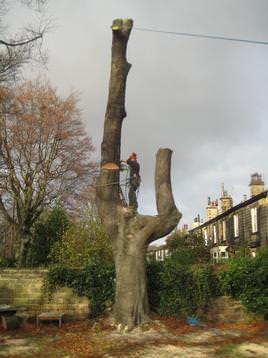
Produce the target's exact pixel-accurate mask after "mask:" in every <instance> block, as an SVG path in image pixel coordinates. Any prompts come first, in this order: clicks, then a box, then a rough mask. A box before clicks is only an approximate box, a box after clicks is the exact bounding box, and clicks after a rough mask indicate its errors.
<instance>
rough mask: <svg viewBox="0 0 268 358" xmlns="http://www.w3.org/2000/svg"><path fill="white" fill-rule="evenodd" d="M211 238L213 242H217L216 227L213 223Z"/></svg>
mask: <svg viewBox="0 0 268 358" xmlns="http://www.w3.org/2000/svg"><path fill="white" fill-rule="evenodd" d="M213 238H214V244H217V228H216V225H213Z"/></svg>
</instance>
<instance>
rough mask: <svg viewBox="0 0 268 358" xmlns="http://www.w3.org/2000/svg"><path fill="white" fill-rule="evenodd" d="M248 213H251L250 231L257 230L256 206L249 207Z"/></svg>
mask: <svg viewBox="0 0 268 358" xmlns="http://www.w3.org/2000/svg"><path fill="white" fill-rule="evenodd" d="M250 213H251V229H252V232H253V233H254V232H257V231H258V215H257V208H256V207H255V208H251V209H250Z"/></svg>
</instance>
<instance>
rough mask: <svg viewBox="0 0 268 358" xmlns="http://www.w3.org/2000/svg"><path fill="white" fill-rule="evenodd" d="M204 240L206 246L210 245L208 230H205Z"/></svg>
mask: <svg viewBox="0 0 268 358" xmlns="http://www.w3.org/2000/svg"><path fill="white" fill-rule="evenodd" d="M204 238H205V245H206V246H207V245H208V230H207V229H204Z"/></svg>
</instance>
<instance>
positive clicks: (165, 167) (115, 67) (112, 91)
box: [97, 19, 181, 330]
mask: <svg viewBox="0 0 268 358" xmlns="http://www.w3.org/2000/svg"><path fill="white" fill-rule="evenodd" d="M132 26H133V22H132V20H131V19H127V20H120V19H117V20H114V22H113V25H112V32H113V42H112V63H111V77H110V85H109V97H108V103H107V108H106V115H105V123H104V134H103V141H102V147H101V171H100V175H99V177H98V181H97V207H98V212H99V215H100V217H101V219H102V222H103V224H104V226H105V228H106V231H107V233H108V234H109V236H110V238H111V241H112V247H113V253H114V259H115V266H116V297H115V305H114V314H115V319H116V321H117V322H118V323H120V324H121V325H122V327H124V329H126V330H131V329H132V328H133V327H134V326H136V325H138V324H141V323H143V322H144V321H146V320H148V313H149V305H148V298H147V288H146V273H145V254H146V250H147V247H148V244H149V243H151V242H153V241H155V240H157V239H159V238H161V237H163V236H165V235H167V234H168V233H169V232H170V231H171V230H172V229H173V228H174V227H175V226H176V225H177V223H178V221H179V219H180V217H181V214H180V212H179V211H178V210H177V208H176V206H175V204H174V200H173V196H172V190H171V183H170V163H171V154H172V152H171V150H169V149H160V150H159V151H158V153H157V156H156V170H155V190H156V202H157V210H158V215H156V216H146V215H139V214H138V213H137V212H136V210H135V209H133V208H131V207H124V206H123V204H122V202H121V199H120V195H119V184H118V183H119V170H116V169H115V170H106V168H107V167H108V166H107V163H115V164H116V165H115V166H114V167H115V168H116V167H119V165H120V150H121V128H122V122H123V119H124V118H125V116H126V112H125V90H126V79H127V75H128V72H129V69H130V67H131V66H130V64H129V63H128V62H127V60H126V50H127V42H128V38H129V35H130V32H131V29H132Z"/></svg>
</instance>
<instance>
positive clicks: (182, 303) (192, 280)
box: [147, 257, 218, 316]
mask: <svg viewBox="0 0 268 358" xmlns="http://www.w3.org/2000/svg"><path fill="white" fill-rule="evenodd" d="M147 272H148V288H149V301H150V305H151V309H152V310H153V311H155V312H157V313H159V314H161V315H173V316H174V315H175V316H176V315H180V314H193V313H195V312H196V311H197V310H198V309H204V308H206V307H207V306H208V305H209V303H210V301H211V299H212V298H213V297H215V296H216V295H217V294H218V282H217V279H216V277H215V275H214V274H213V271H212V268H211V267H210V266H207V265H198V266H190V265H181V264H180V262H178V261H177V260H176V259H175V258H174V257H171V258H169V259H167V260H165V261H164V262H151V263H149V264H148V265H147Z"/></svg>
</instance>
